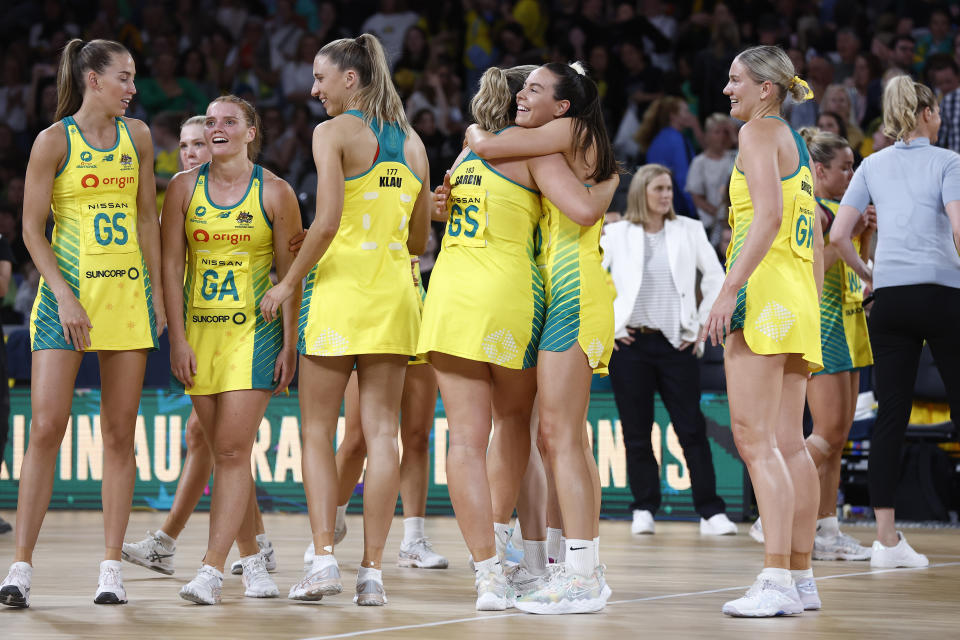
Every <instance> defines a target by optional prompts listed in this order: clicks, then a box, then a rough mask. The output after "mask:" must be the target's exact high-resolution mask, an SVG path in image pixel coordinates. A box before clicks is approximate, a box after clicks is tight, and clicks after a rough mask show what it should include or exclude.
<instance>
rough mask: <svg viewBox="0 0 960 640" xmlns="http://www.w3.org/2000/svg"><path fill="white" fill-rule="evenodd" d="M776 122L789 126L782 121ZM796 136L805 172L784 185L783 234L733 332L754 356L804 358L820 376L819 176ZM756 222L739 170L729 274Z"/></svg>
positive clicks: (752, 283)
mask: <svg viewBox="0 0 960 640" xmlns="http://www.w3.org/2000/svg"><path fill="white" fill-rule="evenodd" d="M768 117H773V116H768ZM776 119H777V120H780V121H781V122H783V120H782V119H781V118H776ZM784 124H786V123H785V122H784ZM786 126H789V125H786ZM790 131H791V133H792V134H793V138H794V140H795V141H796V143H797V152H798V153H799V155H800V166H799V167H798V168H797V170H796V171H795V172H794V173H793V174H792V175H790V176H787V177H786V178H781V179H780V186H781V188H782V190H783V219H782V221H781V223H780V230H779V231H777V236H776V238H774V240H773V245H772V246H771V247H770V250H769V251H767V255H765V256H764V257H763V260H761V262H760V264H759V265H757V268H756V269H755V270H754V272H753V273H752V274H751V275H750V278H749V279H748V280H747V282H746V284H744V285H743V287H741V288H740V291H738V292H737V303H736V307H735V309H734V311H733V317H732V319H731V322H730V328H731V330H736V329H743V337H744V340H746V342H747V346H749V347H750V350H751V351H753V352H754V353H759V354H764V355H768V354H773V353H799V354H801V355H802V356H803V359H804V360H806V361H807V364H808V365H809V367H810V369H811V370H812V371H818V370H820V369H821V368H822V366H823V359H822V357H821V352H820V304H819V300H818V298H817V285H816V281H815V280H814V278H813V236H814V215H815V211H814V207H815V206H816V202H815V200H814V199H813V174H812V173H811V172H810V154H809V152H808V151H807V145H806V143H805V142H804V141H803V138H801V137H800V135H799V134H797V132H795V131H793V130H792V129H791V130H790ZM752 222H753V202H751V200H750V192H749V190H748V189H747V179H746V177H745V176H744V174H743V172H741V171H740V170H739V169H738V168H736V167H734V170H733V174H732V175H731V176H730V227H731V228H732V230H733V237H732V239H731V241H730V245H729V246H728V247H727V272H729V271H730V269H731V268H732V267H733V265H734V264H735V263H736V261H737V257H738V256H739V255H740V250H741V249H742V248H743V242H744V240H745V239H746V237H747V231H748V230H749V229H750V224H751V223H752Z"/></svg>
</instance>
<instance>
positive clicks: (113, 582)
mask: <svg viewBox="0 0 960 640" xmlns="http://www.w3.org/2000/svg"><path fill="white" fill-rule="evenodd" d="M100 583H101V584H102V585H103V586H105V587H120V586H123V579H122V578H121V577H120V569H117V568H116V567H107V568H106V569H101V571H100Z"/></svg>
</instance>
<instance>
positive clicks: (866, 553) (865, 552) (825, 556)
mask: <svg viewBox="0 0 960 640" xmlns="http://www.w3.org/2000/svg"><path fill="white" fill-rule="evenodd" d="M871 555H872V552H871V550H870V547H864V546H863V545H861V544H860V541H859V540H857V539H856V538H853V537H850V536H848V535H847V534H845V533H837V534H835V535H832V536H821V535H820V532H817V536H816V537H815V538H814V539H813V559H814V560H869V559H870V556H871Z"/></svg>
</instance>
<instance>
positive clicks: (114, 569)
mask: <svg viewBox="0 0 960 640" xmlns="http://www.w3.org/2000/svg"><path fill="white" fill-rule="evenodd" d="M93 602H94V604H127V590H126V589H124V588H123V578H122V577H121V576H120V561H119V560H104V561H103V562H101V563H100V580H99V581H98V582H97V593H96V595H95V596H94V597H93Z"/></svg>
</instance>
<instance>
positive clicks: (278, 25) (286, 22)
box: [267, 0, 305, 72]
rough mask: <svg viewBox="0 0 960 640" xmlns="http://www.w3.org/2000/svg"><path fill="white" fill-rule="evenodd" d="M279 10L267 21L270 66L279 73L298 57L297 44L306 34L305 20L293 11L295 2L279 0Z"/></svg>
mask: <svg viewBox="0 0 960 640" xmlns="http://www.w3.org/2000/svg"><path fill="white" fill-rule="evenodd" d="M276 5H277V10H276V13H274V14H273V17H272V18H270V19H269V20H268V21H267V40H268V41H269V43H270V66H271V67H272V68H273V70H274V71H277V72H279V71H280V69H282V68H283V65H284V63H286V62H287V61H288V60H292V59H293V58H294V57H295V56H296V55H297V43H298V42H300V36H302V35H303V32H304V28H303V26H304V22H305V21H304V20H303V18H301V17H300V16H298V15H297V14H296V13H295V12H294V10H293V0H277V3H276Z"/></svg>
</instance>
